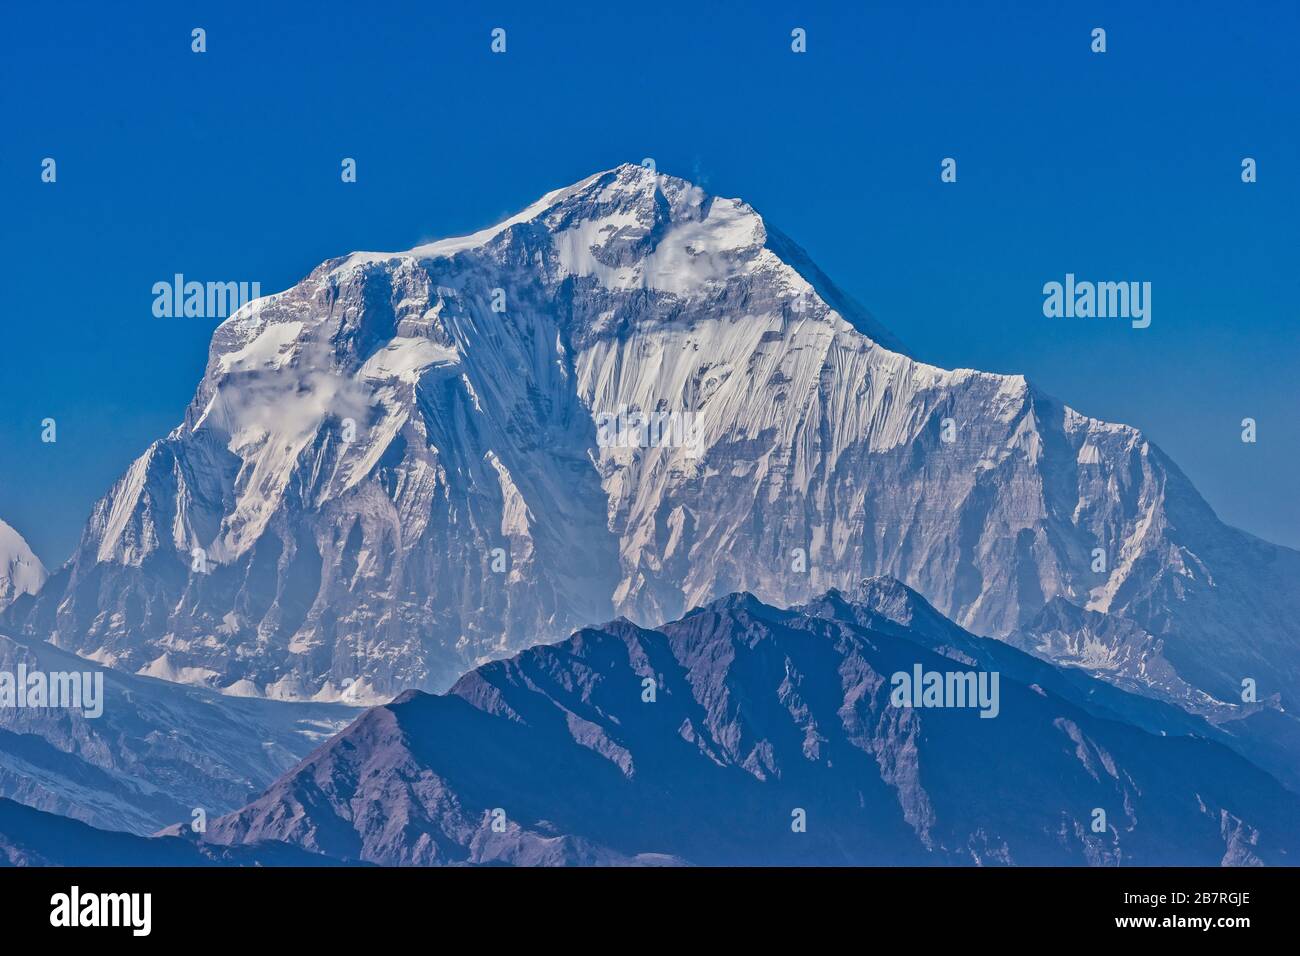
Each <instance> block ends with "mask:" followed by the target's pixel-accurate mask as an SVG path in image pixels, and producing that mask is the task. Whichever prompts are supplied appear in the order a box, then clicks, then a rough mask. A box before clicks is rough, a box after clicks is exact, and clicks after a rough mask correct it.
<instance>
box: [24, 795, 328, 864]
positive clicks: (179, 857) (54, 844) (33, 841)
mask: <svg viewBox="0 0 1300 956" xmlns="http://www.w3.org/2000/svg"><path fill="white" fill-rule="evenodd" d="M330 865H332V863H331V861H329V860H326V859H323V858H322V857H320V856H318V855H315V854H307V853H303V852H302V851H300V850H297V849H296V848H294V847H288V846H283V845H277V844H263V845H258V846H251V847H236V848H233V849H229V850H227V849H224V848H220V847H214V846H212V845H210V844H201V843H195V842H193V841H188V840H183V839H181V838H179V837H175V836H168V837H158V838H154V839H149V838H146V837H141V836H135V835H134V834H130V833H114V832H111V831H107V830H99V829H96V828H95V827H92V826H89V825H87V824H85V823H81V822H80V821H78V820H69V819H67V818H66V817H60V816H56V815H55V814H52V813H44V812H42V811H40V810H34V809H32V808H31V807H26V806H23V805H22V804H20V803H15V802H14V801H12V800H6V799H4V798H0V866H330Z"/></svg>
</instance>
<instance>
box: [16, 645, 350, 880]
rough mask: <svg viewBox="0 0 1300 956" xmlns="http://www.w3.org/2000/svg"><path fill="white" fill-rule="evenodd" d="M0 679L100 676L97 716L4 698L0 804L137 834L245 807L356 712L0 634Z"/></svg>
mask: <svg viewBox="0 0 1300 956" xmlns="http://www.w3.org/2000/svg"><path fill="white" fill-rule="evenodd" d="M20 668H25V671H24V670H21V669H20ZM0 672H3V673H5V674H7V675H10V679H11V680H15V681H16V680H17V679H18V676H17V675H21V674H23V673H26V674H29V675H30V674H33V673H38V672H39V673H41V674H44V675H47V679H48V675H52V674H76V673H90V674H92V675H94V674H102V675H103V678H102V679H103V696H102V698H98V699H97V706H96V707H95V708H92V709H91V713H93V711H94V710H99V711H100V713H98V714H97V715H94V716H91V715H90V714H88V712H87V708H85V707H82V708H77V707H72V708H66V707H33V706H28V707H22V706H14V701H12V700H11V701H10V702H9V703H8V705H7V706H3V707H0V797H3V798H9V799H12V800H15V801H18V802H20V803H23V804H27V805H29V806H32V807H35V808H37V809H39V810H44V811H49V812H52V813H57V814H60V815H63V816H67V817H72V818H74V819H76V820H80V821H83V822H85V823H88V824H91V825H93V826H95V827H98V828H101V829H107V830H125V831H130V832H133V833H138V834H149V833H153V832H155V831H156V830H158V829H160V828H162V827H164V826H167V825H169V824H172V823H176V822H177V821H184V822H185V823H186V824H188V823H189V822H191V820H192V814H193V811H194V810H195V809H196V808H202V809H203V810H204V812H205V813H206V814H207V815H208V816H210V817H215V816H217V815H219V814H221V813H224V812H227V811H229V810H231V809H234V808H236V807H239V806H241V805H243V804H244V803H245V802H247V801H248V800H249V799H250V798H251V797H253V796H254V795H256V794H258V793H260V792H261V791H262V790H263V789H265V788H266V786H267V785H268V784H269V783H270V782H271V781H273V780H274V779H275V778H276V777H277V776H279V775H280V774H282V773H283V772H284V771H285V770H287V769H288V768H290V767H292V766H294V765H295V764H296V763H297V762H298V761H299V760H301V759H302V758H303V757H304V756H306V755H307V754H308V753H309V752H310V751H311V750H312V749H313V748H314V747H316V746H317V745H319V744H320V743H321V742H322V741H323V740H326V739H328V738H329V737H330V736H332V735H333V734H334V733H336V732H337V731H339V730H340V729H341V728H342V727H344V726H345V725H346V724H347V723H348V722H349V721H351V720H352V719H353V718H354V717H355V716H356V713H357V712H356V710H355V709H353V708H350V707H344V706H341V705H339V704H316V703H282V702H279V701H269V700H251V699H240V698H237V697H231V696H222V695H220V694H217V693H215V692H213V691H210V690H206V689H204V688H200V687H184V686H180V685H178V684H174V683H167V682H165V681H161V680H154V679H151V678H149V677H139V676H135V675H132V674H124V673H122V672H120V671H115V670H112V669H109V668H105V667H103V666H101V665H99V664H96V663H94V662H93V661H89V660H86V659H84V658H80V657H77V656H75V655H73V654H70V653H68V652H67V651H62V650H59V649H58V648H56V647H53V646H51V645H50V644H47V643H45V642H42V641H36V640H29V639H24V638H21V637H12V638H11V637H6V636H4V635H3V634H0ZM92 680H93V677H92ZM87 686H88V685H87ZM0 839H2V837H0ZM120 862H130V861H129V860H125V859H124V860H122V861H120Z"/></svg>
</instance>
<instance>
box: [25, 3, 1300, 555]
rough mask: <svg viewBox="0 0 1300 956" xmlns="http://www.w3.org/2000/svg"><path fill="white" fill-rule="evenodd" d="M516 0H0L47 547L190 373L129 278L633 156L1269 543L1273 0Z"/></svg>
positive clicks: (1275, 509) (190, 357)
mask: <svg viewBox="0 0 1300 956" xmlns="http://www.w3.org/2000/svg"><path fill="white" fill-rule="evenodd" d="M547 6H551V5H550V4H542V3H536V2H531V3H486V2H485V3H475V4H465V3H455V4H453V3H419V4H415V3H410V4H403V3H374V4H355V3H333V2H319V3H311V4H305V3H304V4H297V3H282V2H269V3H268V2H261V3H243V2H231V3H225V2H223V3H185V4H178V3H174V2H171V3H150V2H139V3H134V2H133V3H130V4H125V3H103V2H97V3H85V4H80V3H79V4H68V3H58V2H42V3H39V4H36V3H31V4H11V5H9V6H8V8H7V9H6V12H5V15H4V20H5V24H4V29H3V31H2V32H0V124H2V127H0V128H2V133H0V262H2V263H3V270H4V272H3V280H4V282H3V300H2V301H3V315H2V317H0V390H2V394H3V400H2V401H0V516H2V517H4V518H5V519H6V520H8V521H9V522H10V523H11V524H13V525H15V526H16V527H17V528H18V529H19V530H20V531H21V532H22V533H23V534H24V535H25V536H26V537H27V538H28V539H29V541H30V542H31V543H32V545H33V547H34V548H35V550H36V551H37V553H38V554H40V555H41V557H42V558H43V559H44V560H45V561H46V562H47V563H49V564H51V565H57V564H59V563H61V562H62V561H63V560H65V559H66V558H67V557H68V556H69V554H70V552H71V550H72V548H73V546H74V544H75V541H76V538H77V535H78V534H79V531H80V528H81V526H82V524H83V522H84V520H85V518H86V516H87V515H88V513H89V511H90V508H91V506H92V504H93V502H94V500H95V499H96V498H97V497H98V496H99V495H101V494H102V493H103V492H104V491H106V490H107V489H108V487H109V486H110V484H111V483H112V482H113V481H114V480H115V479H116V478H117V477H118V476H119V475H120V474H121V473H122V471H123V470H124V469H125V467H126V466H127V465H128V464H129V462H130V461H131V459H132V458H134V457H135V456H136V455H138V454H139V453H140V451H141V450H142V449H143V448H144V447H145V446H146V445H147V444H148V443H149V442H150V441H151V440H153V439H155V438H158V437H161V436H162V435H164V434H166V433H167V432H168V431H169V430H170V429H171V428H172V427H174V426H175V425H176V424H177V423H178V422H179V421H180V418H181V415H182V411H183V409H184V407H185V404H186V403H187V402H188V400H189V398H190V396H191V394H192V392H193V389H194V386H195V385H196V383H197V381H198V379H199V376H200V374H201V371H202V369H203V365H204V360H205V349H206V344H207V339H208V336H209V335H210V333H211V330H212V328H213V326H214V325H215V324H216V322H215V321H214V320H201V319H157V318H154V316H153V315H152V312H151V306H152V294H151V291H150V290H151V287H152V285H153V283H155V282H157V281H160V280H167V279H169V278H170V277H171V276H172V275H173V273H176V272H182V273H184V274H185V275H186V276H188V277H191V278H197V279H202V280H208V279H212V280H240V279H243V280H247V281H253V280H257V281H260V282H261V283H262V289H263V291H266V292H269V291H274V290H278V289H281V288H284V287H287V286H289V285H291V284H292V283H294V282H295V281H297V280H298V279H299V278H301V277H302V276H303V275H305V274H306V273H307V272H308V271H310V270H311V268H312V267H313V266H315V265H316V264H317V263H318V262H320V261H321V260H323V259H325V258H327V257H330V256H334V255H339V254H342V253H346V252H348V251H351V250H356V249H382V250H388V249H402V248H407V247H410V246H412V245H414V244H416V243H418V242H420V241H422V240H427V239H429V238H431V237H437V236H444V235H454V234H458V233H463V232H467V231H471V230H473V229H476V228H479V227H482V226H485V225H488V224H490V223H492V222H494V221H496V220H498V219H499V218H501V217H502V216H504V215H505V214H508V213H511V212H513V211H516V210H517V209H518V208H520V207H522V206H524V205H526V204H527V203H529V202H531V201H532V200H533V199H535V198H536V197H537V196H539V195H540V194H541V193H543V192H544V191H546V190H548V189H551V188H554V187H557V186H560V185H564V184H567V183H570V182H572V181H574V180H577V179H579V178H580V177H582V176H584V175H587V174H589V173H591V172H594V171H596V170H599V169H603V168H607V167H610V166H614V165H616V164H618V163H620V162H624V161H629V160H630V161H640V160H641V159H642V158H643V157H646V156H651V157H654V158H655V160H656V161H657V163H658V166H659V168H660V169H661V170H662V171H664V172H669V173H673V174H676V175H682V176H685V177H687V178H691V179H694V180H696V181H697V182H699V183H701V184H702V185H704V186H705V187H706V188H708V189H710V190H711V191H714V192H716V193H719V194H721V195H725V196H740V197H743V198H744V199H746V200H748V201H749V202H750V203H752V204H753V205H754V206H755V207H756V208H757V209H758V210H759V211H760V212H761V213H762V214H763V215H764V216H765V217H766V218H767V219H768V220H769V221H770V222H772V223H773V224H774V225H776V226H777V227H778V228H780V229H782V230H783V231H784V232H786V233H787V234H789V235H790V236H792V237H793V238H794V239H795V240H796V241H798V242H799V243H801V244H802V245H803V246H805V247H806V248H807V249H808V250H809V252H810V253H811V254H812V255H813V257H814V258H815V259H816V260H817V261H818V263H819V264H820V265H821V266H822V267H823V269H825V271H826V272H827V273H828V274H830V275H831V276H832V277H833V278H835V279H836V280H837V281H838V282H839V283H840V284H841V285H842V286H844V287H845V288H846V289H848V290H849V291H850V292H851V293H853V294H854V295H855V296H856V297H857V298H859V299H860V300H861V301H862V302H863V303H864V304H865V305H866V306H867V307H868V308H870V309H871V310H872V311H873V312H874V313H875V314H876V315H877V316H878V317H879V318H880V320H881V321H882V322H883V323H885V324H886V325H887V326H889V327H890V328H892V329H893V330H894V331H895V332H896V333H897V334H898V335H899V336H900V337H901V338H902V340H903V341H904V342H905V343H907V345H908V346H909V350H910V351H911V352H912V354H914V355H915V356H917V357H918V358H921V359H924V360H927V361H931V362H935V363H937V364H940V365H944V366H948V367H954V366H967V367H975V368H982V369H989V370H993V371H1001V372H1023V373H1025V374H1027V375H1028V376H1029V377H1030V379H1031V380H1033V381H1035V382H1037V383H1038V384H1039V385H1040V386H1041V387H1042V388H1044V389H1045V390H1047V391H1048V392H1050V393H1052V394H1054V395H1056V396H1057V397H1059V398H1062V399H1064V400H1065V401H1067V402H1069V403H1070V404H1072V405H1074V406H1075V407H1076V408H1079V409H1080V410H1081V411H1083V412H1085V413H1088V414H1092V415H1097V416H1101V417H1104V418H1108V419H1112V420H1117V421H1123V422H1129V423H1132V424H1134V425H1137V426H1139V427H1141V428H1143V429H1145V430H1146V432H1147V433H1148V434H1149V436H1150V437H1151V438H1152V439H1153V440H1154V441H1156V442H1157V443H1158V444H1159V445H1161V446H1162V447H1163V448H1164V449H1165V450H1166V451H1168V452H1169V453H1170V454H1171V455H1172V456H1173V457H1174V459H1175V460H1176V461H1178V462H1179V463H1180V464H1181V465H1182V467H1183V468H1184V470H1185V471H1186V472H1187V473H1188V474H1189V475H1190V476H1191V477H1192V479H1193V481H1194V482H1195V483H1196V484H1197V486H1198V487H1199V488H1200V489H1201V491H1202V493H1204V494H1205V496H1206V497H1207V498H1208V499H1209V501H1210V502H1211V504H1213V505H1214V507H1215V508H1216V509H1218V511H1219V513H1220V515H1222V516H1223V517H1224V518H1225V519H1226V520H1228V521H1229V522H1231V523H1234V524H1237V525H1239V526H1241V527H1244V528H1246V529H1248V530H1250V531H1253V532H1255V533H1257V534H1260V535H1262V536H1264V537H1267V538H1270V539H1272V540H1275V541H1280V542H1284V543H1289V544H1292V545H1300V504H1298V501H1300V499H1298V497H1297V494H1296V484H1297V482H1296V474H1297V468H1298V467H1300V407H1298V406H1300V403H1297V401H1296V396H1297V382H1300V331H1298V329H1300V315H1298V314H1297V312H1298V307H1297V302H1298V301H1300V296H1298V293H1300V268H1297V261H1298V259H1300V238H1298V236H1300V233H1298V232H1297V218H1298V217H1297V213H1298V212H1300V202H1298V201H1297V199H1298V198H1300V197H1298V193H1300V186H1298V185H1297V184H1298V183H1300V149H1298V148H1297V146H1298V138H1300V132H1298V130H1300V122H1298V119H1300V113H1298V111H1297V106H1296V104H1297V101H1298V94H1300V82H1297V77H1298V75H1300V67H1297V61H1298V60H1300V57H1297V55H1296V52H1295V42H1296V38H1297V36H1300V14H1297V6H1298V5H1297V4H1296V3H1294V2H1292V0H1259V2H1251V3H1219V4H1214V5H1211V4H1206V3H1197V2H1187V0H1176V2H1155V3H1140V4H1138V3H1133V2H1123V3H1056V2H1053V3H1040V2H1029V0H1025V2H1021V3H1009V2H1000V3H980V2H972V0H962V2H948V3H939V2H928V3H927V2H871V3H853V4H849V3H841V4H813V3H767V2H749V3H733V4H721V3H707V4H706V3H699V2H691V3H673V2H650V3H647V2H635V3H632V2H602V3H571V4H565V5H564V7H565V10H564V12H560V13H556V12H548V11H547V10H546V9H544V8H545V7H547ZM837 7H843V8H849V7H852V8H853V9H851V10H850V9H842V10H837V9H836V8H837ZM1139 7H1140V8H1141V9H1135V8H1139ZM467 9H468V11H469V12H467ZM195 26H202V27H204V28H206V29H207V32H208V52H207V53H206V54H204V55H195V54H192V53H191V52H190V30H191V28H193V27H195ZM496 26H501V27H504V28H506V30H507V31H508V52H507V53H506V54H505V55H504V56H494V55H492V54H491V53H490V51H489V32H490V30H491V29H492V28H493V27H496ZM795 26H802V27H804V28H806V29H807V31H808V53H807V54H806V55H802V56H800V55H795V54H793V53H791V52H790V45H789V44H790V39H789V37H790V30H791V29H792V28H793V27H795ZM1095 26H1102V27H1105V28H1106V30H1107V31H1108V47H1109V49H1108V52H1107V53H1106V54H1104V55H1094V54H1092V53H1091V52H1090V51H1089V42H1090V39H1089V33H1090V30H1091V29H1092V28H1093V27H1095ZM46 156H51V157H54V158H55V159H56V160H57V162H58V182H57V183H56V184H54V185H45V184H42V183H41V182H40V178H39V174H40V162H41V159H42V158H43V157H46ZM344 156H352V157H355V158H356V159H357V161H358V172H359V181H358V183H356V184H355V185H344V184H342V183H341V182H340V180H339V162H340V160H341V158H342V157H344ZM945 156H952V157H955V158H956V159H957V160H958V182H957V183H956V184H955V185H944V184H941V183H940V182H939V163H940V160H941V159H942V158H943V157H945ZM1244 156H1252V157H1255V158H1256V159H1257V160H1258V163H1259V182H1258V183H1256V184H1254V185H1249V186H1247V185H1244V184H1242V183H1241V181H1240V162H1241V159H1242V157H1244ZM1066 272H1074V273H1076V274H1078V275H1079V276H1080V277H1081V278H1096V279H1116V280H1118V279H1135V280H1146V281H1150V282H1151V283H1152V285H1153V293H1152V298H1153V303H1152V304H1153V322H1152V326H1151V328H1149V329H1146V330H1144V331H1135V330H1132V329H1130V328H1128V327H1127V325H1126V324H1125V323H1122V322H1093V323H1088V322H1084V321H1073V322H1071V321H1068V320H1049V319H1046V318H1044V317H1043V315H1042V311H1041V303H1042V295H1041V291H1040V290H1041V288H1042V285H1043V283H1044V282H1047V281H1049V280H1052V279H1057V280H1060V279H1061V278H1062V277H1063V276H1064V274H1065V273H1066ZM47 416H51V417H54V418H56V419H57V420H58V423H59V441H58V443H57V444H55V445H46V444H42V443H41V442H40V422H41V419H43V418H45V417H47ZM1245 416H1252V417H1254V418H1256V419H1257V420H1258V422H1259V436H1260V437H1259V442H1258V444H1257V445H1253V446H1252V445H1243V444H1242V443H1241V441H1240V439H1239V426H1238V423H1239V422H1240V420H1241V419H1242V418H1243V417H1245Z"/></svg>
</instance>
